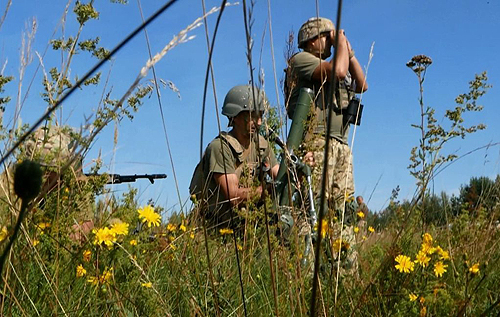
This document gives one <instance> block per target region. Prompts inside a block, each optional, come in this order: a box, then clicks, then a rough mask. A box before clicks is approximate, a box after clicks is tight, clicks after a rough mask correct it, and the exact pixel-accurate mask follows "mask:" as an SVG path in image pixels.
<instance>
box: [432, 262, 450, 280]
mask: <svg viewBox="0 0 500 317" xmlns="http://www.w3.org/2000/svg"><path fill="white" fill-rule="evenodd" d="M447 267H448V265H447V264H443V262H442V261H439V262H436V264H434V274H436V277H441V276H443V273H444V272H446V268H447Z"/></svg>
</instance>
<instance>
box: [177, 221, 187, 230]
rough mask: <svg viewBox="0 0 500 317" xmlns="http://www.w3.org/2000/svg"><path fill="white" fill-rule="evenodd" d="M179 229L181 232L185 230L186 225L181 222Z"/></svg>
mask: <svg viewBox="0 0 500 317" xmlns="http://www.w3.org/2000/svg"><path fill="white" fill-rule="evenodd" d="M179 229H181V231H182V232H186V230H187V228H186V226H185V225H184V224H183V223H182V224H181V226H180V227H179Z"/></svg>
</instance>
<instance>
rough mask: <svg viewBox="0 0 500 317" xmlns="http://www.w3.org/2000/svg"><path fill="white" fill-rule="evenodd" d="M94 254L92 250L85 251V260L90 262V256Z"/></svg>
mask: <svg viewBox="0 0 500 317" xmlns="http://www.w3.org/2000/svg"><path fill="white" fill-rule="evenodd" d="M91 255H92V252H90V250H85V251H83V260H84V261H85V262H89V261H90V256H91Z"/></svg>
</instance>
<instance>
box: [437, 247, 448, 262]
mask: <svg viewBox="0 0 500 317" xmlns="http://www.w3.org/2000/svg"><path fill="white" fill-rule="evenodd" d="M436 251H437V253H438V254H439V258H440V259H441V260H449V259H450V255H449V254H448V251H445V250H443V249H442V248H441V247H440V246H437V247H436Z"/></svg>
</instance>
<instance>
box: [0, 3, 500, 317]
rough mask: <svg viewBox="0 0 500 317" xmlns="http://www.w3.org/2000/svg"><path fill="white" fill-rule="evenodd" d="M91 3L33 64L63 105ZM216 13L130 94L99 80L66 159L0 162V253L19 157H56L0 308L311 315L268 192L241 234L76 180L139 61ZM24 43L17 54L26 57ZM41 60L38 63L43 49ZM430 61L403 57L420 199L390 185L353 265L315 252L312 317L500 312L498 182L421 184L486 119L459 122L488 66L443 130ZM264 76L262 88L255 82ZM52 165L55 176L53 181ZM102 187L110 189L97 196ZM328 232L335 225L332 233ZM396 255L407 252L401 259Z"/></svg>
mask: <svg viewBox="0 0 500 317" xmlns="http://www.w3.org/2000/svg"><path fill="white" fill-rule="evenodd" d="M9 4H10V2H9ZM80 5H83V4H80ZM72 8H73V9H75V8H74V7H72ZM243 9H244V10H245V14H249V16H246V19H248V20H247V21H245V22H247V26H246V29H245V31H246V35H247V37H246V40H247V46H248V52H247V54H248V57H249V60H248V62H249V64H250V65H252V60H251V56H252V52H251V40H252V39H251V37H250V34H251V33H252V32H251V27H250V26H251V20H252V18H251V13H252V11H251V10H250V9H249V8H247V5H246V4H245V5H244V6H243ZM247 10H249V11H247ZM94 11H95V8H94V7H93V6H92V4H91V3H90V4H86V5H84V7H80V8H78V9H77V10H74V14H75V16H73V15H71V16H72V17H73V18H77V19H79V21H82V22H83V23H81V24H80V25H79V29H78V30H77V31H76V33H75V36H74V39H75V40H74V42H69V40H68V38H63V39H54V41H53V42H52V43H53V44H52V45H53V46H54V45H55V46H54V49H56V50H57V52H58V54H62V56H63V57H64V58H63V62H62V63H61V65H60V66H59V68H55V70H51V69H44V68H43V66H41V67H42V69H43V73H44V76H43V77H44V78H43V88H42V91H41V93H42V94H43V98H44V99H45V101H46V102H47V104H48V105H53V104H54V103H55V102H57V100H58V98H60V97H61V95H62V94H63V93H64V91H66V89H68V86H69V85H70V84H71V80H70V79H69V78H68V76H67V73H68V69H70V67H71V65H72V64H73V63H75V61H77V59H78V54H76V52H77V51H78V50H79V49H80V51H79V52H80V53H83V51H85V50H84V49H83V48H82V47H81V46H79V43H83V42H85V43H86V44H87V45H88V44H92V43H89V42H86V41H87V40H85V39H79V37H80V34H81V30H82V29H83V28H84V27H85V25H84V24H85V21H88V19H92V18H95V12H96V11H95V12H94ZM216 11H217V9H213V10H211V11H210V10H209V11H208V12H207V14H204V16H203V17H201V18H199V19H197V20H196V21H195V22H194V23H192V24H190V25H189V26H188V27H186V28H185V29H184V30H182V31H181V32H180V33H179V35H178V36H177V37H175V38H174V40H172V42H170V43H168V44H167V45H166V46H165V48H164V50H163V51H162V52H161V53H159V54H158V55H156V56H152V58H151V59H150V61H149V62H148V63H147V65H146V66H144V68H143V69H141V70H140V71H139V70H138V73H139V75H138V76H137V79H136V81H135V82H134V83H133V84H131V85H130V89H128V91H127V92H126V93H124V94H123V95H121V96H119V97H112V96H111V92H110V91H109V88H106V87H108V86H107V85H105V88H104V89H103V90H102V91H101V93H102V95H103V98H102V100H101V105H100V107H99V110H98V111H97V113H96V115H95V116H94V117H93V118H92V119H89V120H88V121H89V122H86V123H87V124H88V125H91V126H93V127H94V130H93V131H85V130H84V132H83V133H75V132H72V133H71V134H70V135H71V137H72V138H73V140H74V141H75V142H76V143H77V144H78V146H77V147H75V148H74V149H73V150H72V151H71V152H70V154H69V155H68V156H63V155H62V153H56V155H55V156H54V157H52V158H46V157H45V158H43V157H40V156H41V155H36V154H33V153H31V156H30V155H28V152H27V151H26V150H25V149H24V145H23V146H21V147H20V149H19V150H18V151H16V152H15V157H13V158H11V159H10V160H8V161H7V162H6V163H5V164H4V166H3V167H2V168H3V174H2V177H1V181H0V191H1V193H0V252H3V251H5V247H6V245H7V243H8V241H9V240H10V239H11V238H12V233H13V228H14V226H15V223H16V220H17V217H18V215H19V212H20V208H21V202H20V200H19V198H18V197H17V196H16V195H15V194H14V193H13V192H12V188H13V180H12V168H13V166H14V165H15V164H16V163H17V161H22V160H25V159H41V160H43V159H45V160H47V161H52V160H54V161H55V162H56V167H49V168H47V169H46V171H45V172H46V174H45V177H46V178H45V181H46V182H47V183H46V184H47V186H46V187H45V190H43V191H42V193H41V194H40V195H39V196H38V197H36V198H35V199H34V200H33V203H32V206H33V207H32V208H31V209H30V210H29V212H28V214H27V217H26V220H25V221H24V222H23V223H22V226H21V229H20V237H19V239H17V240H16V241H15V242H14V244H13V246H12V250H11V251H10V252H9V253H8V254H7V255H8V256H7V262H6V263H7V265H5V268H4V270H3V272H0V273H1V280H0V314H2V315H5V316H49V315H64V316H102V315H105V316H115V315H116V316H165V315H167V316H213V315H218V316H241V315H245V314H247V315H250V316H268V315H281V316H303V315H308V314H309V312H310V309H311V307H309V303H310V297H311V288H312V272H311V268H310V267H308V268H305V267H303V266H301V264H300V263H301V260H302V259H301V256H302V254H303V253H302V252H301V250H302V248H303V247H304V246H303V245H302V244H303V242H302V240H303V239H302V238H301V237H299V235H298V232H297V230H296V229H295V228H294V229H293V230H292V235H291V238H290V239H289V245H286V246H285V245H284V244H283V243H282V241H280V237H278V236H276V235H274V234H273V233H274V232H276V229H277V228H276V224H273V223H270V222H269V221H267V218H266V217H267V216H270V215H272V214H273V213H274V211H273V204H272V203H271V201H270V199H268V200H267V201H266V202H265V204H264V205H262V206H256V205H255V204H252V203H250V204H249V205H247V206H245V209H243V210H240V211H238V213H239V216H241V217H243V218H244V219H246V222H245V230H242V231H240V232H231V230H221V231H215V230H213V229H211V228H203V227H196V226H195V224H194V222H190V221H189V220H190V219H189V218H190V217H189V216H190V214H189V213H188V212H186V213H183V212H178V213H174V215H172V216H171V217H170V219H169V220H168V221H164V220H162V219H165V218H166V217H162V216H164V213H165V211H164V209H163V208H162V206H150V207H151V208H149V207H148V206H144V205H142V206H141V205H139V203H138V198H137V190H136V189H133V188H130V189H129V191H127V192H125V193H124V194H123V195H122V196H117V195H112V194H110V193H109V192H108V190H107V188H106V186H105V183H106V181H107V177H106V175H104V176H101V177H88V178H85V177H82V173H81V167H80V169H79V167H78V166H77V165H78V164H75V162H78V161H80V159H82V157H84V156H85V154H86V149H87V148H88V146H89V144H91V142H92V140H93V138H94V137H95V136H96V135H98V131H99V128H102V127H104V126H105V125H106V124H109V123H110V122H112V121H113V120H119V119H120V118H125V117H131V118H132V117H133V113H134V111H137V110H138V109H139V107H140V105H141V104H142V102H143V99H144V98H145V97H147V96H149V95H150V94H151V93H152V90H153V89H154V87H153V86H151V85H147V84H144V85H142V86H140V85H139V86H138V84H141V83H143V78H145V76H146V74H147V71H148V70H149V69H153V66H154V65H155V63H157V62H159V61H160V60H161V58H162V57H163V56H164V55H165V54H166V53H167V52H168V51H169V50H171V49H173V48H175V46H176V45H178V44H180V43H182V42H184V41H187V40H189V39H190V37H189V35H188V33H189V31H190V30H192V29H194V28H195V27H198V26H199V25H200V24H199V23H200V22H201V21H202V20H203V19H205V18H206V16H207V15H209V14H211V13H214V12H216ZM0 26H1V24H0ZM31 29H33V28H31ZM270 30H271V28H270ZM30 34H31V33H30ZM32 34H33V35H34V32H33V33H32ZM208 38H209V37H208V29H207V39H208ZM77 42H78V43H77ZM207 42H208V41H207ZM95 44H96V45H94V46H93V45H90V46H84V47H87V48H88V51H89V53H90V54H94V55H95V56H96V57H99V56H100V57H101V58H105V57H106V54H105V52H106V51H105V49H104V48H100V47H98V46H97V45H98V43H95ZM26 47H27V48H28V47H29V45H27V46H26ZM28 51H29V48H28ZM28 51H27V52H26V55H25V56H29V54H31V53H30V52H28ZM100 54H101V55H100ZM102 54H104V55H102ZM151 55H152V54H151ZM24 60H25V61H26V62H24V63H23V65H24V66H23V67H28V64H29V63H28V62H27V61H28V60H27V59H24ZM39 61H40V62H43V56H40V57H39ZM425 61H426V60H425V59H422V57H421V58H420V59H418V60H413V64H410V65H409V67H411V68H412V71H414V72H415V74H416V75H417V79H418V83H419V91H420V93H421V95H420V96H421V98H420V101H419V105H417V106H420V109H421V114H420V117H419V118H416V120H418V119H421V120H420V123H418V124H416V128H417V129H419V131H420V132H421V133H420V135H421V139H420V140H419V141H418V144H419V145H418V146H417V147H416V148H415V150H413V151H412V156H411V164H412V165H411V166H410V167H409V169H410V171H411V173H412V174H413V175H414V176H415V177H416V178H417V180H418V181H419V187H418V189H417V191H416V195H415V197H414V199H413V200H411V201H402V202H400V201H398V198H397V192H396V194H395V195H394V197H392V199H391V203H390V205H389V207H388V208H386V210H385V214H384V215H387V221H385V222H383V223H382V222H378V223H380V225H379V226H376V224H377V220H374V218H375V216H373V215H372V216H371V217H370V218H369V219H368V220H366V219H361V218H360V219H358V220H357V222H356V224H355V227H356V228H357V233H356V235H355V237H356V240H355V241H356V242H355V244H354V245H350V246H348V247H349V248H353V249H356V250H357V251H358V254H359V257H358V262H359V267H360V269H359V274H357V275H353V276H344V277H342V278H341V279H340V280H338V281H337V277H336V271H335V265H334V263H331V261H330V259H329V257H328V252H332V253H333V252H339V249H338V248H337V249H335V244H334V243H332V244H331V245H330V248H331V249H329V250H327V251H326V252H325V253H324V254H321V255H320V258H321V264H320V271H319V292H318V299H317V301H316V302H317V305H318V306H317V310H316V311H317V312H318V315H322V316H348V315H352V316H466V315H467V316H497V315H499V314H500V305H499V304H500V295H499V293H498V290H499V288H498V285H500V273H499V272H500V267H499V263H500V247H499V241H500V227H499V225H498V223H499V219H500V203H499V201H498V199H499V197H500V195H499V194H498V193H500V179H497V180H495V181H492V182H491V184H490V185H489V187H487V190H486V189H485V190H477V188H480V187H478V186H479V185H477V184H476V183H474V184H476V185H477V186H476V185H474V184H472V183H471V185H470V186H464V187H463V189H464V195H463V197H461V198H459V197H454V198H452V199H448V198H446V197H444V196H443V197H441V200H439V199H438V198H436V197H435V196H433V195H432V194H431V193H430V192H429V191H428V189H427V184H428V182H429V181H431V180H432V179H433V178H434V177H435V175H436V173H437V172H439V170H440V169H441V168H442V167H443V166H445V164H447V163H450V162H452V161H453V160H454V159H456V157H453V156H450V155H446V154H442V153H444V152H445V151H447V148H446V145H447V144H448V143H447V142H448V140H450V139H451V138H454V137H458V136H460V137H462V136H463V137H465V136H466V135H467V134H469V133H472V132H475V131H477V130H480V129H482V128H483V126H481V125H480V124H477V125H472V126H465V125H464V123H463V121H462V120H461V119H462V117H461V115H462V113H464V112H466V111H480V106H479V105H477V104H476V101H477V100H478V99H479V97H481V96H482V95H483V94H484V93H485V92H486V89H487V88H488V85H487V77H486V74H480V75H477V76H476V78H475V79H474V80H473V81H472V82H471V84H470V87H469V91H468V92H466V93H465V94H461V95H459V97H458V98H457V100H456V102H457V108H454V109H451V110H450V111H448V112H446V113H445V114H444V115H445V117H446V118H447V119H448V121H446V122H449V125H448V126H441V125H439V124H438V123H437V122H441V121H439V120H436V119H435V116H436V114H435V111H434V110H433V109H432V108H430V107H427V106H426V104H425V103H424V99H423V77H422V76H425V71H426V70H427V67H428V66H429V65H430V64H429V63H428V64H426V65H420V64H419V63H422V62H425ZM424 66H425V67H424ZM417 67H424V68H423V69H422V68H417ZM21 74H23V72H21ZM410 75H411V74H410ZM21 77H22V76H21ZM9 78H10V77H8V76H7V75H4V74H2V77H1V79H2V80H1V81H0V92H3V91H2V89H3V87H4V85H7V84H9V82H10V81H11V80H12V79H9ZM99 80H100V77H93V78H92V80H91V81H90V82H89V85H90V87H87V88H85V89H91V88H92V85H93V83H94V84H97V83H99ZM212 80H213V81H214V82H215V80H214V79H212ZM276 81H277V80H275V82H276ZM260 83H261V84H263V82H262V79H261V80H260ZM431 84H432V83H431ZM18 85H19V86H18V87H19V89H18V90H19V95H18V98H17V104H18V105H22V100H23V98H22V94H21V87H22V83H21V82H20V83H19V84H18ZM1 101H2V103H1V104H0V105H3V104H4V103H8V102H9V100H7V99H6V98H2V99H1ZM62 121H63V120H62V118H61V117H57V116H55V117H53V118H50V119H49V120H48V121H47V126H50V125H57V124H59V123H60V122H62ZM9 124H10V126H9V127H3V126H2V129H1V131H0V136H1V138H2V140H4V146H5V147H6V148H7V147H8V145H10V144H11V142H15V141H16V140H17V139H18V138H19V137H20V136H21V135H22V134H23V132H24V131H26V129H27V128H28V127H26V126H19V127H18V126H16V124H17V121H16V120H12V121H11V122H10V123H9ZM9 137H11V138H12V141H10V140H9ZM46 163H47V162H46ZM101 164H102V162H101V161H99V160H96V161H95V162H94V163H93V166H91V167H90V168H91V169H92V170H93V171H98V170H99V168H100V165H101ZM49 172H52V173H55V175H57V177H56V178H50V179H49V177H48V176H49V175H50V173H49ZM49 183H50V184H49ZM473 185H474V186H475V187H474V186H473ZM471 188H475V189H474V190H472V189H471ZM485 188H486V187H485ZM468 192H470V193H477V195H476V196H477V197H476V196H474V197H475V198H474V200H472V198H470V197H472V196H467V195H466V193H468ZM103 193H107V194H108V195H107V196H106V197H105V198H102V197H103V195H101V194H103ZM467 197H468V198H467ZM462 198H463V199H462ZM466 198H467V199H469V198H470V199H469V200H467V199H466ZM198 204H199V202H193V204H192V206H189V207H190V209H191V210H196V209H197V208H198V207H199V206H198ZM149 205H153V204H152V203H149ZM434 213H436V214H439V215H440V216H439V217H438V218H439V219H437V218H432V217H430V216H429V215H432V214H434ZM89 226H92V227H93V228H90V227H89ZM374 228H375V229H374ZM326 234H327V235H330V234H331V233H330V232H329V231H327V232H326ZM332 236H333V235H332ZM431 238H432V239H431ZM419 252H423V255H422V253H419ZM418 255H419V256H418ZM403 257H408V258H409V260H410V261H411V262H402V260H401V259H402V258H403ZM396 259H398V261H396ZM427 259H428V260H427ZM238 263H239V264H238ZM396 266H397V267H396ZM337 285H338V288H337ZM243 300H244V301H243Z"/></svg>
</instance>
